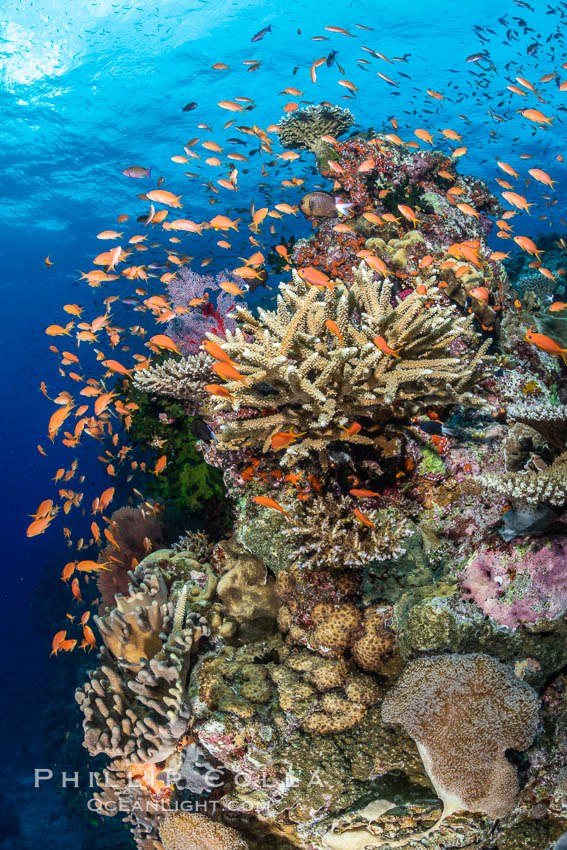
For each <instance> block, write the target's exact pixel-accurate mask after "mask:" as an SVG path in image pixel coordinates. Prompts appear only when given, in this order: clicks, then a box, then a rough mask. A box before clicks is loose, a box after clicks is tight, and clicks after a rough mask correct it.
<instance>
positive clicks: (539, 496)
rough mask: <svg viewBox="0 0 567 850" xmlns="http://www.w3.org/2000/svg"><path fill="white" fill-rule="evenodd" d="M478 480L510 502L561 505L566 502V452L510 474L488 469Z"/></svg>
mask: <svg viewBox="0 0 567 850" xmlns="http://www.w3.org/2000/svg"><path fill="white" fill-rule="evenodd" d="M479 481H480V483H481V484H482V486H483V487H484V488H485V489H487V490H490V491H491V492H492V493H493V494H495V495H496V496H500V497H501V498H505V499H509V500H510V501H512V502H519V503H527V504H529V505H539V504H545V505H553V506H554V507H561V506H562V505H565V504H567V452H564V453H563V454H561V455H559V457H556V458H555V460H554V461H553V463H552V464H551V465H550V466H548V467H547V468H545V469H541V470H537V471H536V470H528V471H526V472H524V471H521V472H516V473H514V474H510V473H505V474H501V473H498V472H488V473H486V475H481V476H480V477H479Z"/></svg>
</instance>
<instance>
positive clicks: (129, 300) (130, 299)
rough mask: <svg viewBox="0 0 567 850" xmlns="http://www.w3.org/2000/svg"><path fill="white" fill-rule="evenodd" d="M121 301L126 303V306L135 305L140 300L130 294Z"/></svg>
mask: <svg viewBox="0 0 567 850" xmlns="http://www.w3.org/2000/svg"><path fill="white" fill-rule="evenodd" d="M122 303H123V304H127V305H128V307H137V306H138V304H141V303H142V302H141V301H140V299H139V298H133V297H132V296H130V295H129V296H128V297H127V298H123V299H122Z"/></svg>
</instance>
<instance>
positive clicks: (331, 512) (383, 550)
mask: <svg viewBox="0 0 567 850" xmlns="http://www.w3.org/2000/svg"><path fill="white" fill-rule="evenodd" d="M366 515H367V516H368V518H369V520H370V522H371V523H372V527H370V526H368V525H364V524H362V523H361V522H360V521H359V520H358V519H357V518H356V516H355V514H354V512H353V504H352V500H351V499H347V498H345V497H344V496H340V497H339V498H336V497H333V496H331V495H326V496H320V497H318V498H316V499H313V500H312V501H310V502H306V503H304V504H302V505H298V507H297V508H296V510H295V512H294V515H293V522H292V523H290V524H289V527H287V528H286V529H285V530H284V534H285V537H286V538H287V540H288V541H289V544H290V546H291V550H292V555H291V557H292V558H293V560H294V561H297V562H298V563H300V564H301V565H302V566H303V567H305V568H316V567H319V568H320V567H321V566H322V565H323V564H325V565H328V566H330V567H335V568H338V569H344V568H345V567H359V566H362V565H363V564H365V563H368V562H369V561H382V560H385V559H387V558H393V557H396V556H397V555H400V554H402V553H403V552H404V551H405V549H404V540H405V538H407V537H408V536H409V535H410V534H411V533H412V530H411V526H410V524H409V522H408V520H407V519H406V518H405V517H403V516H402V515H397V514H396V512H395V511H394V510H392V509H390V510H367V511H366Z"/></svg>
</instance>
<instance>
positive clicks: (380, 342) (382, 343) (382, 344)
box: [374, 336, 401, 357]
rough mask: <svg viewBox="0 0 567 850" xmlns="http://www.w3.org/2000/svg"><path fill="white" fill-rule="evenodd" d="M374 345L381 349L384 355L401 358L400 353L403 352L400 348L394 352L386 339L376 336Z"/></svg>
mask: <svg viewBox="0 0 567 850" xmlns="http://www.w3.org/2000/svg"><path fill="white" fill-rule="evenodd" d="M374 344H375V345H376V346H377V347H378V348H379V349H380V351H381V352H382V354H387V355H388V356H389V357H399V356H400V355H399V352H400V351H401V349H400V348H398V349H396V351H394V349H393V348H390V346H389V345H388V343H387V342H386V340H385V339H384V337H383V336H375V337H374Z"/></svg>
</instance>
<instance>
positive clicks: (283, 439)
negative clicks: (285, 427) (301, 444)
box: [272, 429, 307, 452]
mask: <svg viewBox="0 0 567 850" xmlns="http://www.w3.org/2000/svg"><path fill="white" fill-rule="evenodd" d="M306 433H307V431H300V432H297V431H294V430H293V429H292V430H290V431H287V432H286V431H278V433H277V434H274V435H273V436H272V449H273V450H274V451H275V452H279V451H281V450H282V449H288V448H289V447H290V446H291V445H292V443H295V441H296V440H297V438H298V437H303V436H304V434H306Z"/></svg>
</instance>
